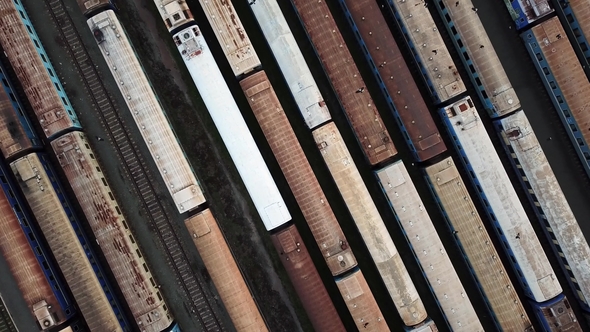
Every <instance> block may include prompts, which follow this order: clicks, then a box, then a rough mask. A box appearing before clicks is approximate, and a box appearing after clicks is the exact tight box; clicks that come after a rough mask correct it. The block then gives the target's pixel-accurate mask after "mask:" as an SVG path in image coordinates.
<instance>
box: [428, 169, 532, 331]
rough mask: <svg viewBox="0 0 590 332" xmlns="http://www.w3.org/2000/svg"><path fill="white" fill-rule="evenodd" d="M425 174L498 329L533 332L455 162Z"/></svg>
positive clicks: (429, 170)
mask: <svg viewBox="0 0 590 332" xmlns="http://www.w3.org/2000/svg"><path fill="white" fill-rule="evenodd" d="M424 171H425V172H426V174H427V177H428V180H429V184H430V187H431V189H432V191H433V193H434V195H435V197H436V199H437V202H438V204H439V207H440V209H441V210H442V211H443V215H444V216H445V218H446V219H447V222H448V223H449V227H450V228H451V229H452V230H453V232H454V234H455V241H456V242H457V244H459V247H460V249H461V250H462V251H463V256H464V257H465V259H466V260H467V263H468V264H469V265H470V266H471V269H470V272H471V273H472V274H473V275H474V277H475V278H476V282H477V283H478V286H479V287H480V289H481V292H482V293H483V295H484V297H485V298H486V302H487V303H488V305H489V307H490V308H489V309H490V311H492V312H493V315H492V317H493V318H494V319H495V320H496V324H497V326H498V328H499V329H501V330H503V331H515V332H516V331H520V332H525V331H526V332H532V324H531V321H530V319H529V317H528V316H527V314H526V312H525V310H524V307H523V306H522V302H521V301H520V299H519V298H518V294H516V291H515V289H514V287H513V286H512V282H511V281H510V278H509V277H508V274H507V273H506V269H505V268H504V264H502V261H501V260H500V258H499V257H498V252H497V251H496V248H494V245H493V244H492V240H491V239H490V236H489V234H488V232H487V231H486V228H485V226H484V224H483V222H482V220H481V218H480V216H479V213H477V210H476V208H475V205H473V201H472V200H471V196H470V195H469V192H468V191H467V188H466V187H465V183H464V182H463V179H462V178H461V175H459V170H457V167H456V166H455V164H454V162H453V159H452V158H451V157H448V158H446V159H444V160H442V161H440V162H438V163H436V164H434V165H431V166H429V167H426V168H425V170H424Z"/></svg>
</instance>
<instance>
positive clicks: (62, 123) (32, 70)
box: [0, 1, 79, 137]
mask: <svg viewBox="0 0 590 332" xmlns="http://www.w3.org/2000/svg"><path fill="white" fill-rule="evenodd" d="M25 24H26V25H25ZM0 44H1V45H2V47H3V48H4V52H5V53H6V55H7V57H8V60H9V61H10V64H11V65H12V68H13V69H14V71H15V72H16V75H17V77H18V79H19V81H20V82H21V84H22V87H23V89H24V92H25V94H26V95H27V98H28V99H29V102H30V103H31V106H32V108H33V111H34V112H35V115H36V116H37V119H38V121H39V123H40V124H41V127H42V128H43V133H44V135H45V136H47V137H51V136H53V135H54V134H56V133H59V132H60V131H62V130H64V129H67V128H71V127H77V126H79V124H78V122H77V119H76V115H75V114H74V112H73V110H72V109H71V106H70V105H69V102H68V101H67V97H66V96H65V93H64V92H63V88H62V87H61V84H60V83H59V81H58V80H57V78H56V75H57V74H56V73H55V71H54V70H53V69H51V68H52V67H51V64H50V63H49V59H48V57H47V55H46V54H44V51H43V48H42V45H41V42H40V41H39V39H38V37H37V36H36V34H35V33H34V30H33V28H32V25H31V23H30V21H28V18H27V16H26V13H25V12H24V10H22V9H19V11H17V9H16V7H15V4H14V3H13V2H12V1H2V2H0Z"/></svg>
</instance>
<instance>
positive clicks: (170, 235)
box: [44, 0, 226, 331]
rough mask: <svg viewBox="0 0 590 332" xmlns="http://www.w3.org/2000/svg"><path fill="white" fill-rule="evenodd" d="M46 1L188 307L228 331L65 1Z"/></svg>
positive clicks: (210, 326)
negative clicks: (186, 251)
mask: <svg viewBox="0 0 590 332" xmlns="http://www.w3.org/2000/svg"><path fill="white" fill-rule="evenodd" d="M44 2H45V4H46V6H47V8H48V10H49V13H50V14H51V17H52V19H53V21H54V23H55V25H56V26H57V28H58V32H59V34H60V35H61V37H62V38H63V41H64V42H65V43H66V48H67V51H68V53H69V54H70V56H71V58H72V60H73V61H74V65H75V66H76V69H77V71H78V72H79V73H80V76H81V77H82V81H83V83H84V85H85V87H86V89H87V91H88V95H89V96H90V98H91V99H92V101H93V102H94V105H95V108H96V110H97V112H98V114H99V116H100V118H101V122H102V125H103V127H104V128H105V130H106V132H107V133H108V136H109V139H110V141H111V143H112V144H113V146H114V147H115V149H116V151H117V154H118V157H119V159H120V160H121V161H122V165H123V167H124V169H125V171H126V173H127V176H128V177H129V178H130V179H131V181H132V183H133V187H134V190H135V192H136V194H137V196H138V197H139V199H140V200H141V203H142V205H143V206H142V208H143V209H144V212H145V213H144V215H145V216H146V218H147V219H148V220H149V222H150V223H151V226H152V229H154V230H155V232H156V234H157V235H158V238H159V240H160V242H161V243H162V247H163V248H164V249H165V251H166V255H167V258H168V263H169V265H170V267H171V268H172V269H173V270H174V273H175V275H176V279H177V281H178V283H179V285H180V287H182V290H183V291H184V293H185V295H186V296H187V297H188V299H189V300H190V301H191V304H190V307H189V308H188V309H189V310H190V312H191V313H194V314H196V316H197V318H198V320H199V322H200V323H201V325H202V326H201V327H202V328H203V330H204V331H225V330H226V329H225V328H224V326H223V324H222V322H221V321H220V320H219V318H218V317H217V315H216V313H215V312H214V310H213V308H212V307H211V303H210V302H209V299H207V297H206V296H205V294H204V292H203V286H202V285H203V284H204V281H203V280H202V278H201V277H200V276H198V275H196V274H195V273H193V271H192V270H191V268H190V265H189V260H188V257H187V255H186V253H185V252H184V249H183V248H182V247H181V246H180V241H179V238H178V235H177V234H176V233H175V231H174V228H173V227H172V221H171V220H170V219H169V218H168V216H167V215H166V212H165V210H164V207H163V206H162V204H161V203H160V201H159V199H158V197H157V195H156V191H155V190H154V186H153V183H152V182H151V181H150V176H149V174H150V172H149V170H148V167H147V165H146V164H145V160H144V159H143V158H142V157H141V156H140V155H139V154H138V152H137V151H138V147H137V144H136V142H135V141H134V140H133V139H132V138H131V135H130V133H129V131H128V129H127V127H126V125H125V123H124V122H123V120H122V119H121V117H120V116H119V113H118V109H117V107H116V105H115V103H114V102H113V100H112V99H111V97H110V96H109V94H108V92H107V91H106V89H105V87H104V84H103V82H102V81H101V79H100V78H99V75H98V72H97V70H96V66H95V65H94V63H93V61H92V59H91V58H90V56H89V54H88V51H87V50H86V48H85V47H84V44H83V43H82V39H81V37H80V35H79V33H78V31H77V30H76V28H75V27H74V24H73V22H72V19H71V17H70V15H69V14H68V12H67V11H66V8H65V4H64V3H63V1H62V0H44Z"/></svg>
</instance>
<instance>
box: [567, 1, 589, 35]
mask: <svg viewBox="0 0 590 332" xmlns="http://www.w3.org/2000/svg"><path fill="white" fill-rule="evenodd" d="M566 4H567V5H569V6H570V8H571V9H572V12H573V13H574V15H576V20H577V21H578V24H579V25H580V28H581V29H582V33H583V34H584V36H585V37H586V40H588V39H590V6H588V1H587V0H568V1H567V2H566ZM587 46H590V45H587Z"/></svg>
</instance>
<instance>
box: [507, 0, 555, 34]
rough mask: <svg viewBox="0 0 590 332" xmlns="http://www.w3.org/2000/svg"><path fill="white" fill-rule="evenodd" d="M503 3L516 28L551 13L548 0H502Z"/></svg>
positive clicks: (521, 27)
mask: <svg viewBox="0 0 590 332" xmlns="http://www.w3.org/2000/svg"><path fill="white" fill-rule="evenodd" d="M504 3H505V4H506V7H507V8H508V11H509V12H510V16H512V19H513V20H514V22H515V23H516V29H518V30H520V29H523V28H524V27H526V26H528V25H530V24H532V23H534V22H536V21H537V20H539V19H541V18H543V17H545V16H547V15H549V14H551V13H553V8H552V7H551V1H550V0H504Z"/></svg>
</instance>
